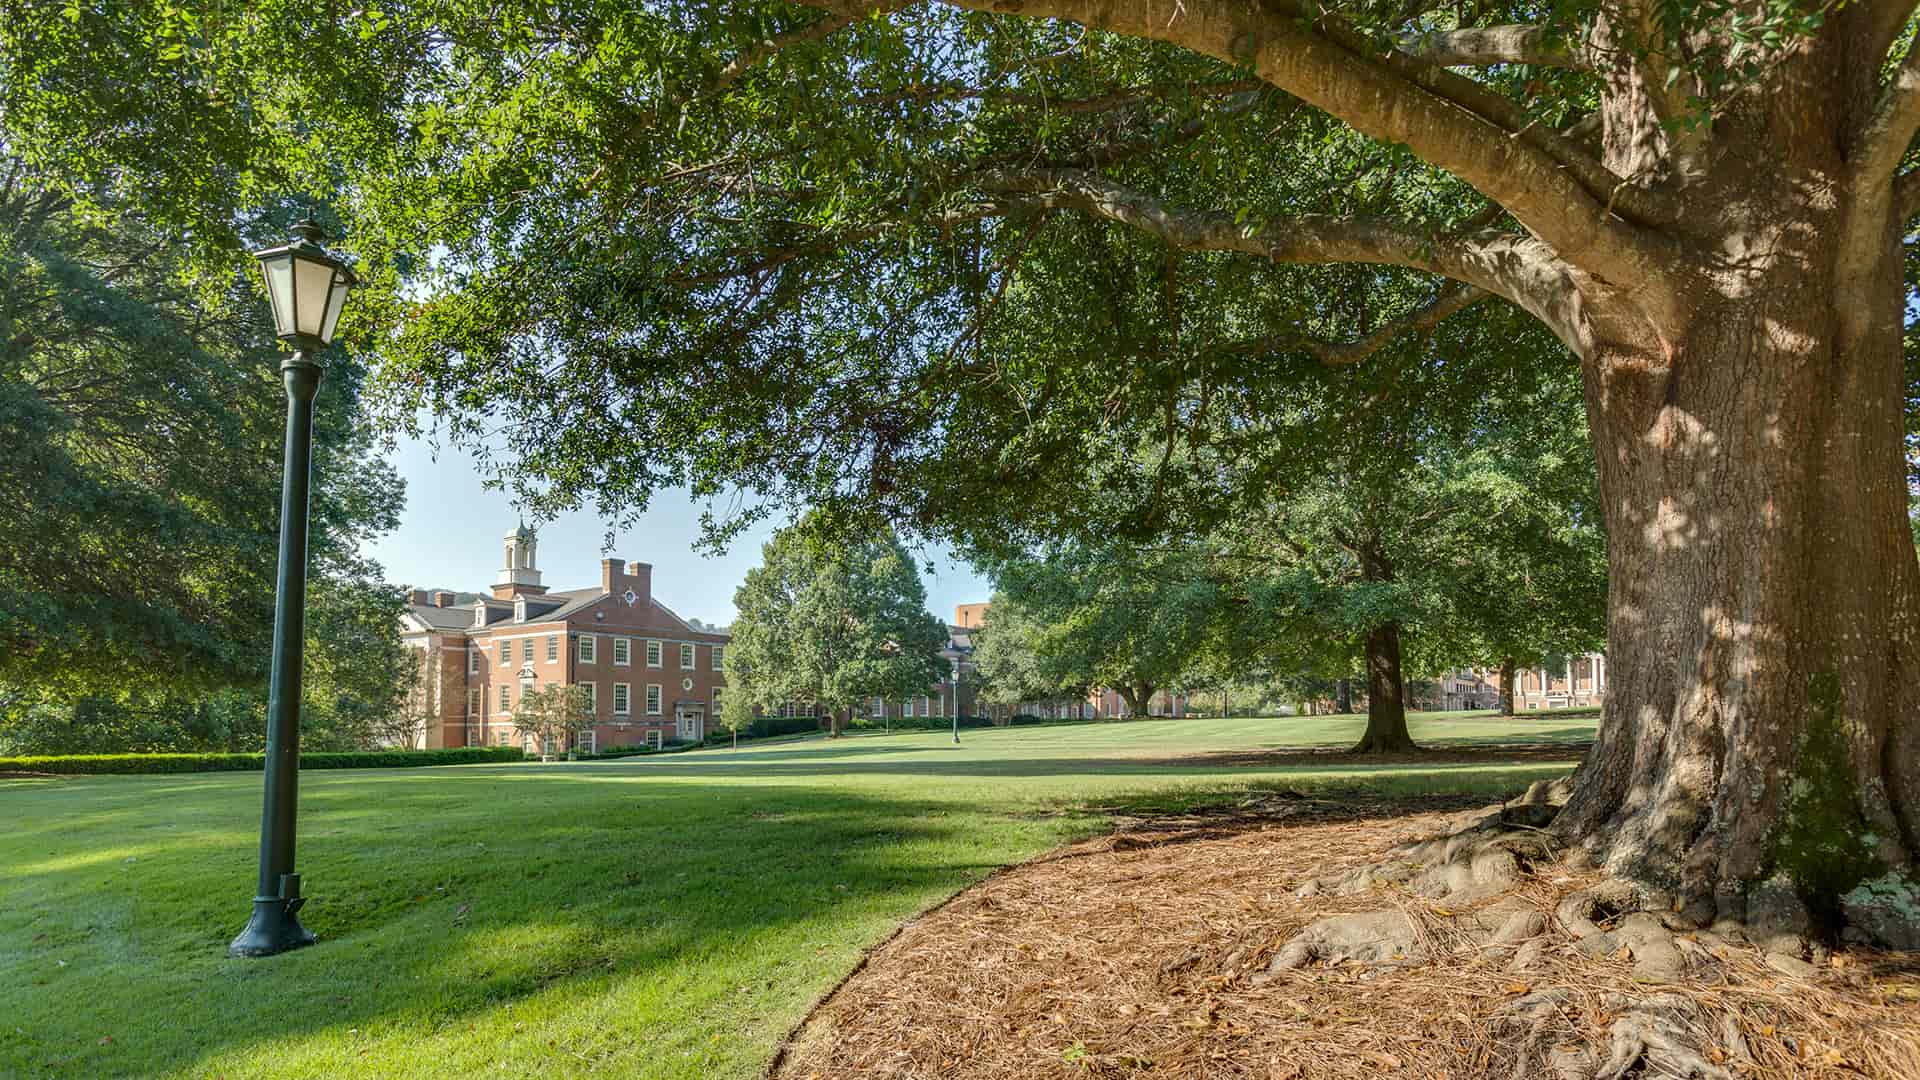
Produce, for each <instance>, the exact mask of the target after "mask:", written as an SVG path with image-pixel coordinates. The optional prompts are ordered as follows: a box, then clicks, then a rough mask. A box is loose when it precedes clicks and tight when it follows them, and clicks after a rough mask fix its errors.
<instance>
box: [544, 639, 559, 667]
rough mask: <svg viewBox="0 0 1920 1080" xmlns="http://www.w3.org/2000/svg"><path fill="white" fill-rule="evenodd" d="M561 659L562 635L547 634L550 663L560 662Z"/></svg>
mask: <svg viewBox="0 0 1920 1080" xmlns="http://www.w3.org/2000/svg"><path fill="white" fill-rule="evenodd" d="M559 660H560V635H559V634H548V635H547V663H549V664H553V663H558V662H559Z"/></svg>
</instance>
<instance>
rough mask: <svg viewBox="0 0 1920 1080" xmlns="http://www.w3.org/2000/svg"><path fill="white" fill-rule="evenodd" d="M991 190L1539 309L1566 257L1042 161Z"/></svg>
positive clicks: (1246, 249) (1207, 247)
mask: <svg viewBox="0 0 1920 1080" xmlns="http://www.w3.org/2000/svg"><path fill="white" fill-rule="evenodd" d="M982 186H983V187H985V188H986V189H987V190H988V191H990V192H995V193H998V194H1002V195H1006V196H1010V197H1019V198H1023V199H1025V200H1027V201H1029V202H1031V203H1032V204H1034V205H1038V206H1048V207H1060V208H1066V209H1074V210H1079V211H1081V212H1083V213H1088V214H1092V215H1094V216H1096V217H1103V218H1106V219H1108V220H1110V221H1116V222H1120V223H1122V224H1125V225H1130V226H1132V227H1133V228H1136V229H1139V230H1141V231H1142V232H1147V233H1151V234H1153V235H1155V236H1157V237H1159V238H1160V239H1162V240H1164V241H1166V242H1167V243H1169V244H1171V245H1173V246H1175V247H1180V248H1186V249H1189V250H1193V251H1238V252H1243V253H1245V254H1248V255H1254V256H1258V257H1260V258H1264V259H1270V260H1272V261H1274V262H1287V263H1337V262H1359V263H1381V264H1385V265H1389V266H1404V267H1407V268H1408V269H1413V270H1424V271H1427V272H1428V273H1433V274H1439V275H1441V276H1442V277H1448V278H1452V279H1454V280H1455V281H1460V282H1464V283H1466V284H1469V285H1472V286H1474V287H1476V288H1479V289H1482V290H1485V291H1486V292H1490V293H1493V294H1495V295H1498V296H1503V297H1506V298H1507V299H1509V300H1511V301H1513V302H1514V303H1516V304H1518V305H1520V306H1521V307H1524V308H1526V309H1527V310H1529V311H1537V310H1538V309H1539V308H1540V307H1541V306H1543V305H1544V304H1546V303H1547V302H1548V301H1550V300H1551V299H1552V298H1553V297H1555V296H1557V295H1558V294H1559V293H1560V292H1562V291H1563V289H1564V286H1565V279H1564V274H1565V267H1564V266H1563V265H1561V264H1560V263H1559V261H1558V260H1557V259H1556V258H1555V257H1554V256H1553V254H1552V252H1551V251H1549V250H1548V249H1546V248H1545V247H1544V246H1543V245H1541V244H1540V243H1539V242H1538V241H1535V240H1532V239H1530V238H1528V237H1524V236H1514V235H1512V234H1510V233H1495V232H1477V233H1473V234H1469V235H1464V236H1463V235H1458V234H1453V235H1449V234H1436V233H1433V232H1429V231H1426V230H1422V229H1417V228H1413V227H1410V226H1407V225H1403V224H1401V223H1399V222H1394V221H1388V220H1385V219H1381V218H1357V217H1334V216H1330V215H1324V214H1302V215H1299V216H1296V217H1289V218H1285V219H1280V220H1274V221H1259V222H1251V221H1250V222H1241V221H1238V220H1236V219H1235V218H1234V216H1233V215H1232V214H1228V213H1225V212H1223V211H1218V210H1188V209H1182V208H1177V207H1172V206H1169V205H1167V204H1165V203H1164V202H1162V201H1160V200H1158V199H1156V198H1154V197H1152V196H1150V195H1148V194H1147V193H1145V192H1142V191H1139V190H1136V189H1134V188H1130V187H1127V186H1125V185H1122V184H1119V183H1116V182H1114V181H1112V180H1110V179H1108V178H1106V177H1104V176H1100V175H1099V174H1097V173H1091V172H1085V171H1082V170H1077V169H1043V170H1037V171H1034V172H1029V173H1021V174H1010V175H1003V176H999V177H990V178H987V179H986V180H985V181H984V182H983V185H982Z"/></svg>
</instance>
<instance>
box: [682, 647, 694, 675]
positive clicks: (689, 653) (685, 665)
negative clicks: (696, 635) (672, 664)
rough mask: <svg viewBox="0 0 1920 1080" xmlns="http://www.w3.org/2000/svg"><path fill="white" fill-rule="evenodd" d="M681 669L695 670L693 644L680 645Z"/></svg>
mask: <svg viewBox="0 0 1920 1080" xmlns="http://www.w3.org/2000/svg"><path fill="white" fill-rule="evenodd" d="M680 670H681V671H692V670H693V646H691V645H682V646H680Z"/></svg>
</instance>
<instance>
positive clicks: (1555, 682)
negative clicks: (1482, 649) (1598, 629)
mask: <svg viewBox="0 0 1920 1080" xmlns="http://www.w3.org/2000/svg"><path fill="white" fill-rule="evenodd" d="M1606 694H1607V658H1606V654H1604V653H1597V652H1596V653H1582V654H1581V655H1579V656H1570V657H1563V658H1559V659H1557V660H1555V661H1553V662H1550V663H1547V664H1542V665H1540V666H1539V667H1532V668H1520V669H1519V670H1517V671H1515V672H1514V673H1513V709H1514V711H1515V712H1538V711H1541V710H1545V709H1583V708H1590V707H1594V706H1597V705H1599V704H1600V703H1601V701H1602V700H1604V699H1605V697H1606ZM1408 701H1409V704H1411V705H1412V706H1413V707H1414V708H1417V709H1497V708H1499V707H1500V671H1499V669H1498V668H1477V667H1476V668H1456V669H1454V670H1453V671H1449V672H1447V673H1446V674H1445V675H1443V676H1441V677H1440V678H1439V679H1437V680H1435V681H1433V682H1431V683H1426V684H1424V685H1421V686H1420V687H1419V688H1418V689H1417V690H1416V689H1415V688H1414V687H1413V686H1411V685H1410V686H1409V687H1408Z"/></svg>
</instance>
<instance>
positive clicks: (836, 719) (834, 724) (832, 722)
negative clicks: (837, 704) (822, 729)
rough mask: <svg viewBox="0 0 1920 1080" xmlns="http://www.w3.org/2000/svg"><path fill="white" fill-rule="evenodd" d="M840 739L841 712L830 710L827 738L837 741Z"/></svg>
mask: <svg viewBox="0 0 1920 1080" xmlns="http://www.w3.org/2000/svg"><path fill="white" fill-rule="evenodd" d="M839 737H840V710H838V709H828V710H827V738H829V739H837V738H839Z"/></svg>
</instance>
